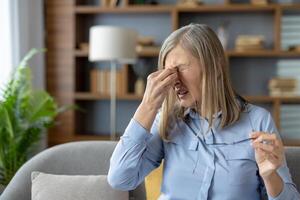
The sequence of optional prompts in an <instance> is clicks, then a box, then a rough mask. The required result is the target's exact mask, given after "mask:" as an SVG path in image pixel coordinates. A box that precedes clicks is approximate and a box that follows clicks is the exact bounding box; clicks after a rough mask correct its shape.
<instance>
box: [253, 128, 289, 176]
mask: <svg viewBox="0 0 300 200" xmlns="http://www.w3.org/2000/svg"><path fill="white" fill-rule="evenodd" d="M250 137H251V138H253V140H252V146H253V148H254V150H255V159H256V162H257V165H258V168H259V173H260V176H261V177H262V178H263V179H264V178H268V177H269V176H271V175H272V174H273V173H274V172H276V170H277V169H278V168H279V167H280V166H281V165H282V164H283V157H284V148H283V144H282V141H281V140H280V139H279V138H278V137H277V136H276V134H270V133H265V132H253V133H252V134H251V136H250Z"/></svg>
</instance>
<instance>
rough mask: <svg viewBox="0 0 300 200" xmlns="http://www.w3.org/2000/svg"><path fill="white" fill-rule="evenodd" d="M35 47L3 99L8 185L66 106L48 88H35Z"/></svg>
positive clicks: (1, 162)
mask: <svg viewBox="0 0 300 200" xmlns="http://www.w3.org/2000/svg"><path fill="white" fill-rule="evenodd" d="M38 52H39V50H36V49H33V50H31V51H30V52H29V53H28V54H27V55H26V56H25V58H24V59H23V60H22V62H21V63H20V65H19V66H18V67H17V69H16V71H15V73H14V74H13V76H12V79H11V80H10V82H9V83H8V84H7V85H6V87H5V88H3V89H4V93H3V97H2V99H1V101H0V121H1V123H0V185H4V186H5V185H7V184H8V183H9V182H10V180H11V178H12V177H13V176H14V174H15V173H16V172H17V170H18V169H19V168H20V167H21V166H22V165H23V164H24V163H25V162H26V161H27V159H28V158H29V157H30V155H32V153H33V151H34V150H35V148H36V147H37V146H36V145H38V143H39V142H40V139H41V138H42V137H43V135H44V134H45V133H46V131H45V130H46V129H47V128H48V127H50V126H52V125H53V122H54V119H55V117H56V116H57V115H58V114H59V113H60V112H62V111H64V109H60V108H58V107H57V104H56V103H55V101H54V100H53V98H52V97H51V96H50V95H49V94H48V93H47V92H46V91H44V90H39V91H36V90H33V88H32V78H31V70H30V67H29V66H28V64H27V62H28V60H29V59H30V58H31V57H32V56H33V55H35V54H36V53H38Z"/></svg>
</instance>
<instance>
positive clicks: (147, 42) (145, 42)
mask: <svg viewBox="0 0 300 200" xmlns="http://www.w3.org/2000/svg"><path fill="white" fill-rule="evenodd" d="M137 43H138V45H142V46H153V45H154V37H151V36H139V37H138V41H137Z"/></svg>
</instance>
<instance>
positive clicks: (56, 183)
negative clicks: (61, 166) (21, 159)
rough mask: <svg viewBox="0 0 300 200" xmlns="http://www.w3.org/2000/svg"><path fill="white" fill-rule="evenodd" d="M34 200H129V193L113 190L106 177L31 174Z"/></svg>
mask: <svg viewBox="0 0 300 200" xmlns="http://www.w3.org/2000/svg"><path fill="white" fill-rule="evenodd" d="M31 181H32V188H31V192H32V193H31V195H32V200H53V199H55V200H100V199H101V200H128V198H129V197H128V192H124V191H118V190H114V189H112V188H111V187H110V186H109V185H108V183H107V177H106V175H89V176H82V175H54V174H46V173H42V172H32V174H31Z"/></svg>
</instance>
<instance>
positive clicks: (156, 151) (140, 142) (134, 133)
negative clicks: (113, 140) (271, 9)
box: [108, 116, 164, 190]
mask: <svg viewBox="0 0 300 200" xmlns="http://www.w3.org/2000/svg"><path fill="white" fill-rule="evenodd" d="M162 145H163V144H162V140H161V138H160V136H159V134H158V116H157V117H156V119H155V121H154V123H153V126H152V128H151V131H150V132H149V131H147V130H146V129H145V128H144V127H142V126H141V125H140V124H139V123H138V122H137V121H136V120H134V119H131V121H130V123H129V125H128V126H127V128H126V130H125V132H124V134H123V136H122V137H121V139H120V141H119V142H118V144H117V146H116V148H115V150H114V152H113V154H112V157H111V160H110V168H109V172H108V182H109V184H110V185H111V186H112V187H113V188H116V189H119V190H133V189H135V188H136V187H137V186H138V185H139V184H140V183H141V182H142V181H143V180H144V178H145V176H147V175H148V174H149V173H150V172H151V171H152V170H153V169H155V168H157V167H158V166H159V165H160V164H161V161H162V158H163V157H164V153H163V152H164V151H163V146H162Z"/></svg>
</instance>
